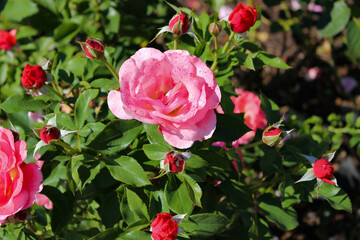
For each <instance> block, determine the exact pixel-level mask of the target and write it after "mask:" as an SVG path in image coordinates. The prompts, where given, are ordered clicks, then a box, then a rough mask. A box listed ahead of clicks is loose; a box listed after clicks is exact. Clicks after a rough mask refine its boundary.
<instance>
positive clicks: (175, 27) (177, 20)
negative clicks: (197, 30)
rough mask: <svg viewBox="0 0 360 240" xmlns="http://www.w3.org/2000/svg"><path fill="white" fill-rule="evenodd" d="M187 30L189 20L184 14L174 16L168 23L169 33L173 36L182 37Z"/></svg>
mask: <svg viewBox="0 0 360 240" xmlns="http://www.w3.org/2000/svg"><path fill="white" fill-rule="evenodd" d="M189 28H190V25H189V19H188V17H187V16H186V15H185V14H184V13H180V14H179V13H178V14H176V15H175V16H174V17H173V18H172V19H171V20H170V22H169V29H170V32H172V33H173V34H175V35H183V34H184V33H186V32H187V31H188V30H189Z"/></svg>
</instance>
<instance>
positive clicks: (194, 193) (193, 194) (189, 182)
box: [177, 172, 202, 207]
mask: <svg viewBox="0 0 360 240" xmlns="http://www.w3.org/2000/svg"><path fill="white" fill-rule="evenodd" d="M177 176H178V178H179V179H180V180H181V181H182V182H183V183H185V186H186V189H187V193H188V194H189V197H190V199H191V201H192V202H193V203H194V204H195V205H197V206H199V207H201V197H202V191H201V187H200V186H199V184H197V182H196V181H195V180H194V179H193V178H192V177H191V176H189V175H187V174H185V173H183V172H182V173H181V174H178V175H177Z"/></svg>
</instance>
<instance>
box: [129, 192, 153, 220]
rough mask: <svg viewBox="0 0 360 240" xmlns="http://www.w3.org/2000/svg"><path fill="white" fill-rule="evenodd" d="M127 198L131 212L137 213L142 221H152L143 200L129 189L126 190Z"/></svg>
mask: <svg viewBox="0 0 360 240" xmlns="http://www.w3.org/2000/svg"><path fill="white" fill-rule="evenodd" d="M126 196H127V202H128V204H129V207H130V209H131V211H132V212H133V213H135V214H136V215H137V216H138V217H139V218H140V219H146V220H148V221H150V217H149V213H148V210H147V207H146V205H145V203H144V202H143V201H142V200H141V198H140V197H139V196H138V195H137V194H136V193H135V192H133V191H131V190H130V189H128V188H126Z"/></svg>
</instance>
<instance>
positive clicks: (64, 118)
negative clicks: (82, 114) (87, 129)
mask: <svg viewBox="0 0 360 240" xmlns="http://www.w3.org/2000/svg"><path fill="white" fill-rule="evenodd" d="M56 124H57V127H58V128H60V129H67V130H75V129H76V127H75V125H74V122H73V120H72V118H71V117H70V116H69V114H66V113H56Z"/></svg>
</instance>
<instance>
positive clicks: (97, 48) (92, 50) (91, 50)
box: [79, 38, 105, 58]
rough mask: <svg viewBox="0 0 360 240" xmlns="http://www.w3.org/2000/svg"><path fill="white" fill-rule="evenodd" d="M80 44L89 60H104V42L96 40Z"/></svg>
mask: <svg viewBox="0 0 360 240" xmlns="http://www.w3.org/2000/svg"><path fill="white" fill-rule="evenodd" d="M79 43H80V45H81V47H82V49H83V50H84V51H85V54H86V57H87V58H102V57H103V56H104V50H105V44H104V42H103V41H102V40H100V39H96V38H94V39H89V40H86V42H79Z"/></svg>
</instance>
